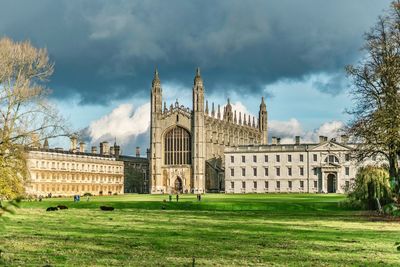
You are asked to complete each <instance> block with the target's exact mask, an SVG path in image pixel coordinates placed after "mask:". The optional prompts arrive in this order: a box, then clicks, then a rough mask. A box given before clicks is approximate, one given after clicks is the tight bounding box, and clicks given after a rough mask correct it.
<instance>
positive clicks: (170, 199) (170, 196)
mask: <svg viewBox="0 0 400 267" xmlns="http://www.w3.org/2000/svg"><path fill="white" fill-rule="evenodd" d="M168 197H169V202H171V201H172V195H171V193H170V194H169V196H168Z"/></svg>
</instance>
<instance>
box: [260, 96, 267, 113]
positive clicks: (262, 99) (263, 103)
mask: <svg viewBox="0 0 400 267" xmlns="http://www.w3.org/2000/svg"><path fill="white" fill-rule="evenodd" d="M266 109H267V105H265V102H264V97H261V104H260V110H264V111H265V110H266Z"/></svg>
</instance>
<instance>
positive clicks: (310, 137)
mask: <svg viewBox="0 0 400 267" xmlns="http://www.w3.org/2000/svg"><path fill="white" fill-rule="evenodd" d="M268 126H269V127H268V133H269V136H270V137H273V136H276V137H279V138H281V143H283V144H291V143H294V137H295V136H296V135H298V136H300V137H301V139H302V140H301V142H307V143H315V142H318V140H319V136H321V135H322V136H326V137H328V139H331V138H337V137H339V135H340V134H341V129H342V128H343V126H344V123H343V122H341V121H330V122H325V123H323V124H321V125H320V126H319V127H318V128H317V129H314V130H312V131H304V130H303V128H302V126H301V123H300V122H299V121H298V120H297V119H294V118H292V119H290V120H288V121H270V122H269V125H268Z"/></svg>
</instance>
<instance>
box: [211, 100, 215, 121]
mask: <svg viewBox="0 0 400 267" xmlns="http://www.w3.org/2000/svg"><path fill="white" fill-rule="evenodd" d="M211 117H213V118H215V109H214V102H212V106H211Z"/></svg>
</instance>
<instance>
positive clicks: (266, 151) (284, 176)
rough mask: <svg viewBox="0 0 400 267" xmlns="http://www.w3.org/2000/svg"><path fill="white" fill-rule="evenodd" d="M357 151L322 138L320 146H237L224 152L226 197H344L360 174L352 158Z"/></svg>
mask: <svg viewBox="0 0 400 267" xmlns="http://www.w3.org/2000/svg"><path fill="white" fill-rule="evenodd" d="M354 148H355V146H354V145H353V144H349V143H347V138H346V137H345V136H342V138H341V142H337V141H336V140H334V139H333V140H329V141H328V139H327V138H326V137H323V136H321V137H320V142H319V143H314V144H302V143H301V142H300V137H296V140H295V144H280V142H279V139H278V138H274V137H273V138H272V144H269V145H252V146H238V147H234V148H227V149H226V150H225V165H226V166H225V192H226V193H266V192H300V193H302V192H303V193H343V192H345V190H346V189H347V188H349V186H350V185H351V183H353V182H354V178H355V175H356V172H357V168H358V167H359V166H358V164H357V163H356V162H355V161H354V160H352V159H351V157H350V155H351V152H352V150H353V149H354Z"/></svg>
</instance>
